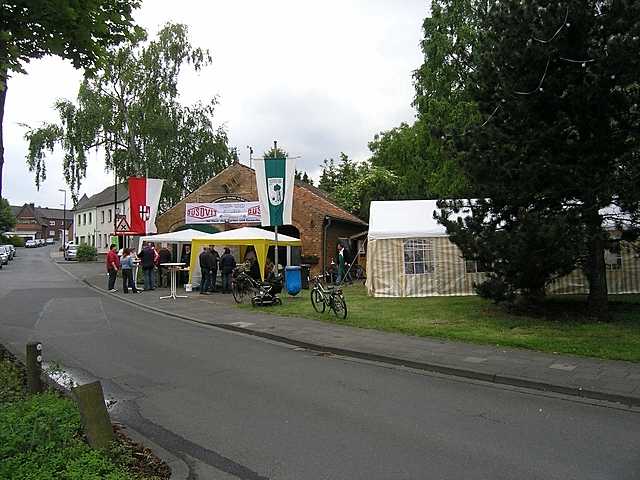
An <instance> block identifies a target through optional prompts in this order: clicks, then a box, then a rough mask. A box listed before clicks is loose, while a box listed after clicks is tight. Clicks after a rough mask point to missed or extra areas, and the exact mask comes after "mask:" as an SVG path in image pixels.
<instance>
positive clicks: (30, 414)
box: [0, 393, 131, 480]
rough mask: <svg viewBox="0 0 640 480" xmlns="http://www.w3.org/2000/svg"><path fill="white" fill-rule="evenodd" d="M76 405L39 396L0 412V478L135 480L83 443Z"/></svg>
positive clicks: (14, 404) (110, 460)
mask: <svg viewBox="0 0 640 480" xmlns="http://www.w3.org/2000/svg"><path fill="white" fill-rule="evenodd" d="M81 434H82V430H81V423H80V414H79V413H78V410H77V409H76V407H75V406H74V404H73V402H71V401H70V400H68V399H65V398H61V397H59V396H58V395H56V394H54V393H44V394H39V395H34V396H32V397H30V398H28V399H25V400H20V401H14V402H13V403H9V404H6V405H3V408H2V409H0V478H12V479H15V480H22V479H24V480H27V479H35V478H37V479H45V480H46V479H51V480H53V479H68V480H75V479H77V480H80V479H98V478H105V479H109V480H125V479H130V478H131V477H130V475H128V474H127V473H126V471H125V470H124V469H123V468H122V467H121V466H118V464H117V462H114V461H113V460H112V459H110V458H109V455H108V454H107V453H106V452H100V451H97V450H92V449H91V448H90V447H89V446H88V445H87V444H86V443H84V442H83V441H82V436H81Z"/></svg>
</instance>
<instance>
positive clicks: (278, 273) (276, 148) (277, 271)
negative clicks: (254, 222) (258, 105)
mask: <svg viewBox="0 0 640 480" xmlns="http://www.w3.org/2000/svg"><path fill="white" fill-rule="evenodd" d="M277 155H278V141H277V140H274V141H273V158H277ZM275 234H276V248H275V250H276V252H275V253H276V255H275V257H276V258H275V259H276V278H278V279H279V278H280V265H279V264H278V225H275Z"/></svg>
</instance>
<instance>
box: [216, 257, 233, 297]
mask: <svg viewBox="0 0 640 480" xmlns="http://www.w3.org/2000/svg"><path fill="white" fill-rule="evenodd" d="M234 268H236V259H235V258H233V255H231V250H229V249H228V248H225V249H224V255H222V257H220V270H221V271H222V293H230V292H231V273H233V269H234Z"/></svg>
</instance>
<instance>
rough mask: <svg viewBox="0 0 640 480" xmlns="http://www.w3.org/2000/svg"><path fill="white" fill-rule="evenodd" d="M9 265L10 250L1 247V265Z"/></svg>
mask: <svg viewBox="0 0 640 480" xmlns="http://www.w3.org/2000/svg"><path fill="white" fill-rule="evenodd" d="M8 263H9V249H8V248H6V247H5V246H4V245H2V246H0V264H2V265H7V264H8Z"/></svg>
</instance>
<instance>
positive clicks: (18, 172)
mask: <svg viewBox="0 0 640 480" xmlns="http://www.w3.org/2000/svg"><path fill="white" fill-rule="evenodd" d="M178 5H179V6H178ZM428 9H429V1H428V0H394V1H391V0H325V1H323V2H310V1H300V0H277V1H275V0H274V1H269V2H267V1H264V0H235V1H233V2H230V1H225V2H222V1H218V2H213V1H204V0H199V1H198V0H183V1H181V2H179V3H178V2H175V1H170V0H145V1H144V3H143V7H142V8H141V9H140V10H139V11H138V12H137V13H136V20H137V22H138V23H139V24H140V25H142V26H143V27H145V28H146V29H147V30H148V31H149V33H150V35H151V36H152V35H154V34H155V32H157V31H158V29H159V28H160V27H161V26H162V25H164V24H165V23H166V22H179V23H185V24H186V25H188V26H189V28H190V33H191V40H192V43H193V44H194V45H195V46H200V47H205V48H208V49H209V50H210V51H211V53H212V56H213V64H212V65H211V66H210V67H208V68H207V69H206V70H205V71H203V72H200V73H199V74H193V73H190V72H189V73H186V74H185V75H183V77H182V78H181V84H180V88H181V100H182V101H183V102H184V103H187V104H188V103H192V102H194V101H196V100H198V99H207V98H210V97H212V96H214V95H217V96H218V97H219V101H220V104H219V106H218V110H217V112H216V115H215V121H216V122H217V123H219V124H223V125H225V127H226V129H227V132H228V134H229V138H230V146H236V147H238V152H239V154H240V159H241V161H242V163H246V164H248V162H249V152H248V149H247V148H246V146H247V145H251V146H253V147H254V151H255V154H262V152H264V151H265V150H267V149H268V148H269V147H270V146H271V145H272V143H273V140H278V145H279V146H282V147H283V148H285V149H286V150H287V151H288V152H289V154H290V155H292V156H300V157H301V158H300V159H299V160H298V162H299V169H303V170H306V171H308V172H309V173H310V174H311V175H312V176H313V177H316V178H317V176H318V174H319V170H320V165H321V163H322V160H323V159H325V158H338V155H339V153H340V152H341V151H343V152H345V153H346V154H348V155H349V156H351V157H352V158H355V159H358V160H361V159H365V158H367V157H368V155H369V150H368V148H367V144H368V142H369V141H370V140H371V139H372V138H373V135H374V134H376V133H377V132H380V131H382V130H387V129H389V128H392V127H394V126H397V125H399V124H400V122H403V121H407V122H411V121H412V120H413V118H414V114H415V112H414V110H413V108H412V107H411V100H412V98H413V95H414V90H413V86H412V81H411V73H412V71H413V70H414V69H416V68H417V67H418V66H419V65H420V63H421V58H422V56H421V52H420V48H419V42H420V39H421V25H422V20H423V19H424V17H425V16H426V15H427V13H428ZM27 71H28V74H27V75H15V76H13V77H12V78H11V79H10V80H9V85H8V91H7V100H6V110H5V118H4V131H5V137H4V138H5V165H4V186H3V195H4V196H5V197H6V198H8V199H9V201H10V203H11V204H12V205H16V204H18V205H20V204H22V203H24V202H35V203H36V204H37V205H42V206H48V207H59V206H60V205H61V203H62V200H63V194H62V193H60V192H58V189H60V188H66V185H65V182H64V178H63V176H62V168H61V159H62V155H61V153H60V152H59V151H58V152H56V153H55V154H53V155H49V156H48V160H47V179H46V181H45V182H44V184H43V185H42V186H41V188H40V191H39V192H38V191H37V190H36V188H35V184H34V181H33V174H32V173H30V172H29V171H28V168H27V167H26V164H25V155H26V152H27V144H26V142H25V141H24V140H23V135H24V132H25V129H24V128H23V127H22V126H21V125H20V124H21V123H24V124H28V125H31V126H37V125H39V124H40V123H41V122H43V121H56V120H57V119H56V116H55V112H54V111H53V108H52V105H53V102H54V101H55V100H56V99H57V98H68V99H74V98H75V96H76V94H77V90H78V86H79V83H80V79H81V75H82V73H81V72H80V71H76V70H74V69H73V68H72V67H71V65H70V64H69V63H68V62H64V61H62V60H59V59H56V58H46V59H42V60H37V61H33V62H31V64H29V65H28V66H27ZM112 183H113V176H112V175H108V174H105V171H104V162H103V160H102V155H101V154H100V153H92V154H91V156H90V159H89V168H88V171H87V178H86V179H85V180H84V182H83V185H82V188H81V190H80V192H81V194H82V193H87V194H88V195H89V196H90V195H93V194H95V193H97V192H99V191H100V190H102V189H103V188H105V187H107V186H109V185H110V184H112ZM69 203H70V200H69Z"/></svg>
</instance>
